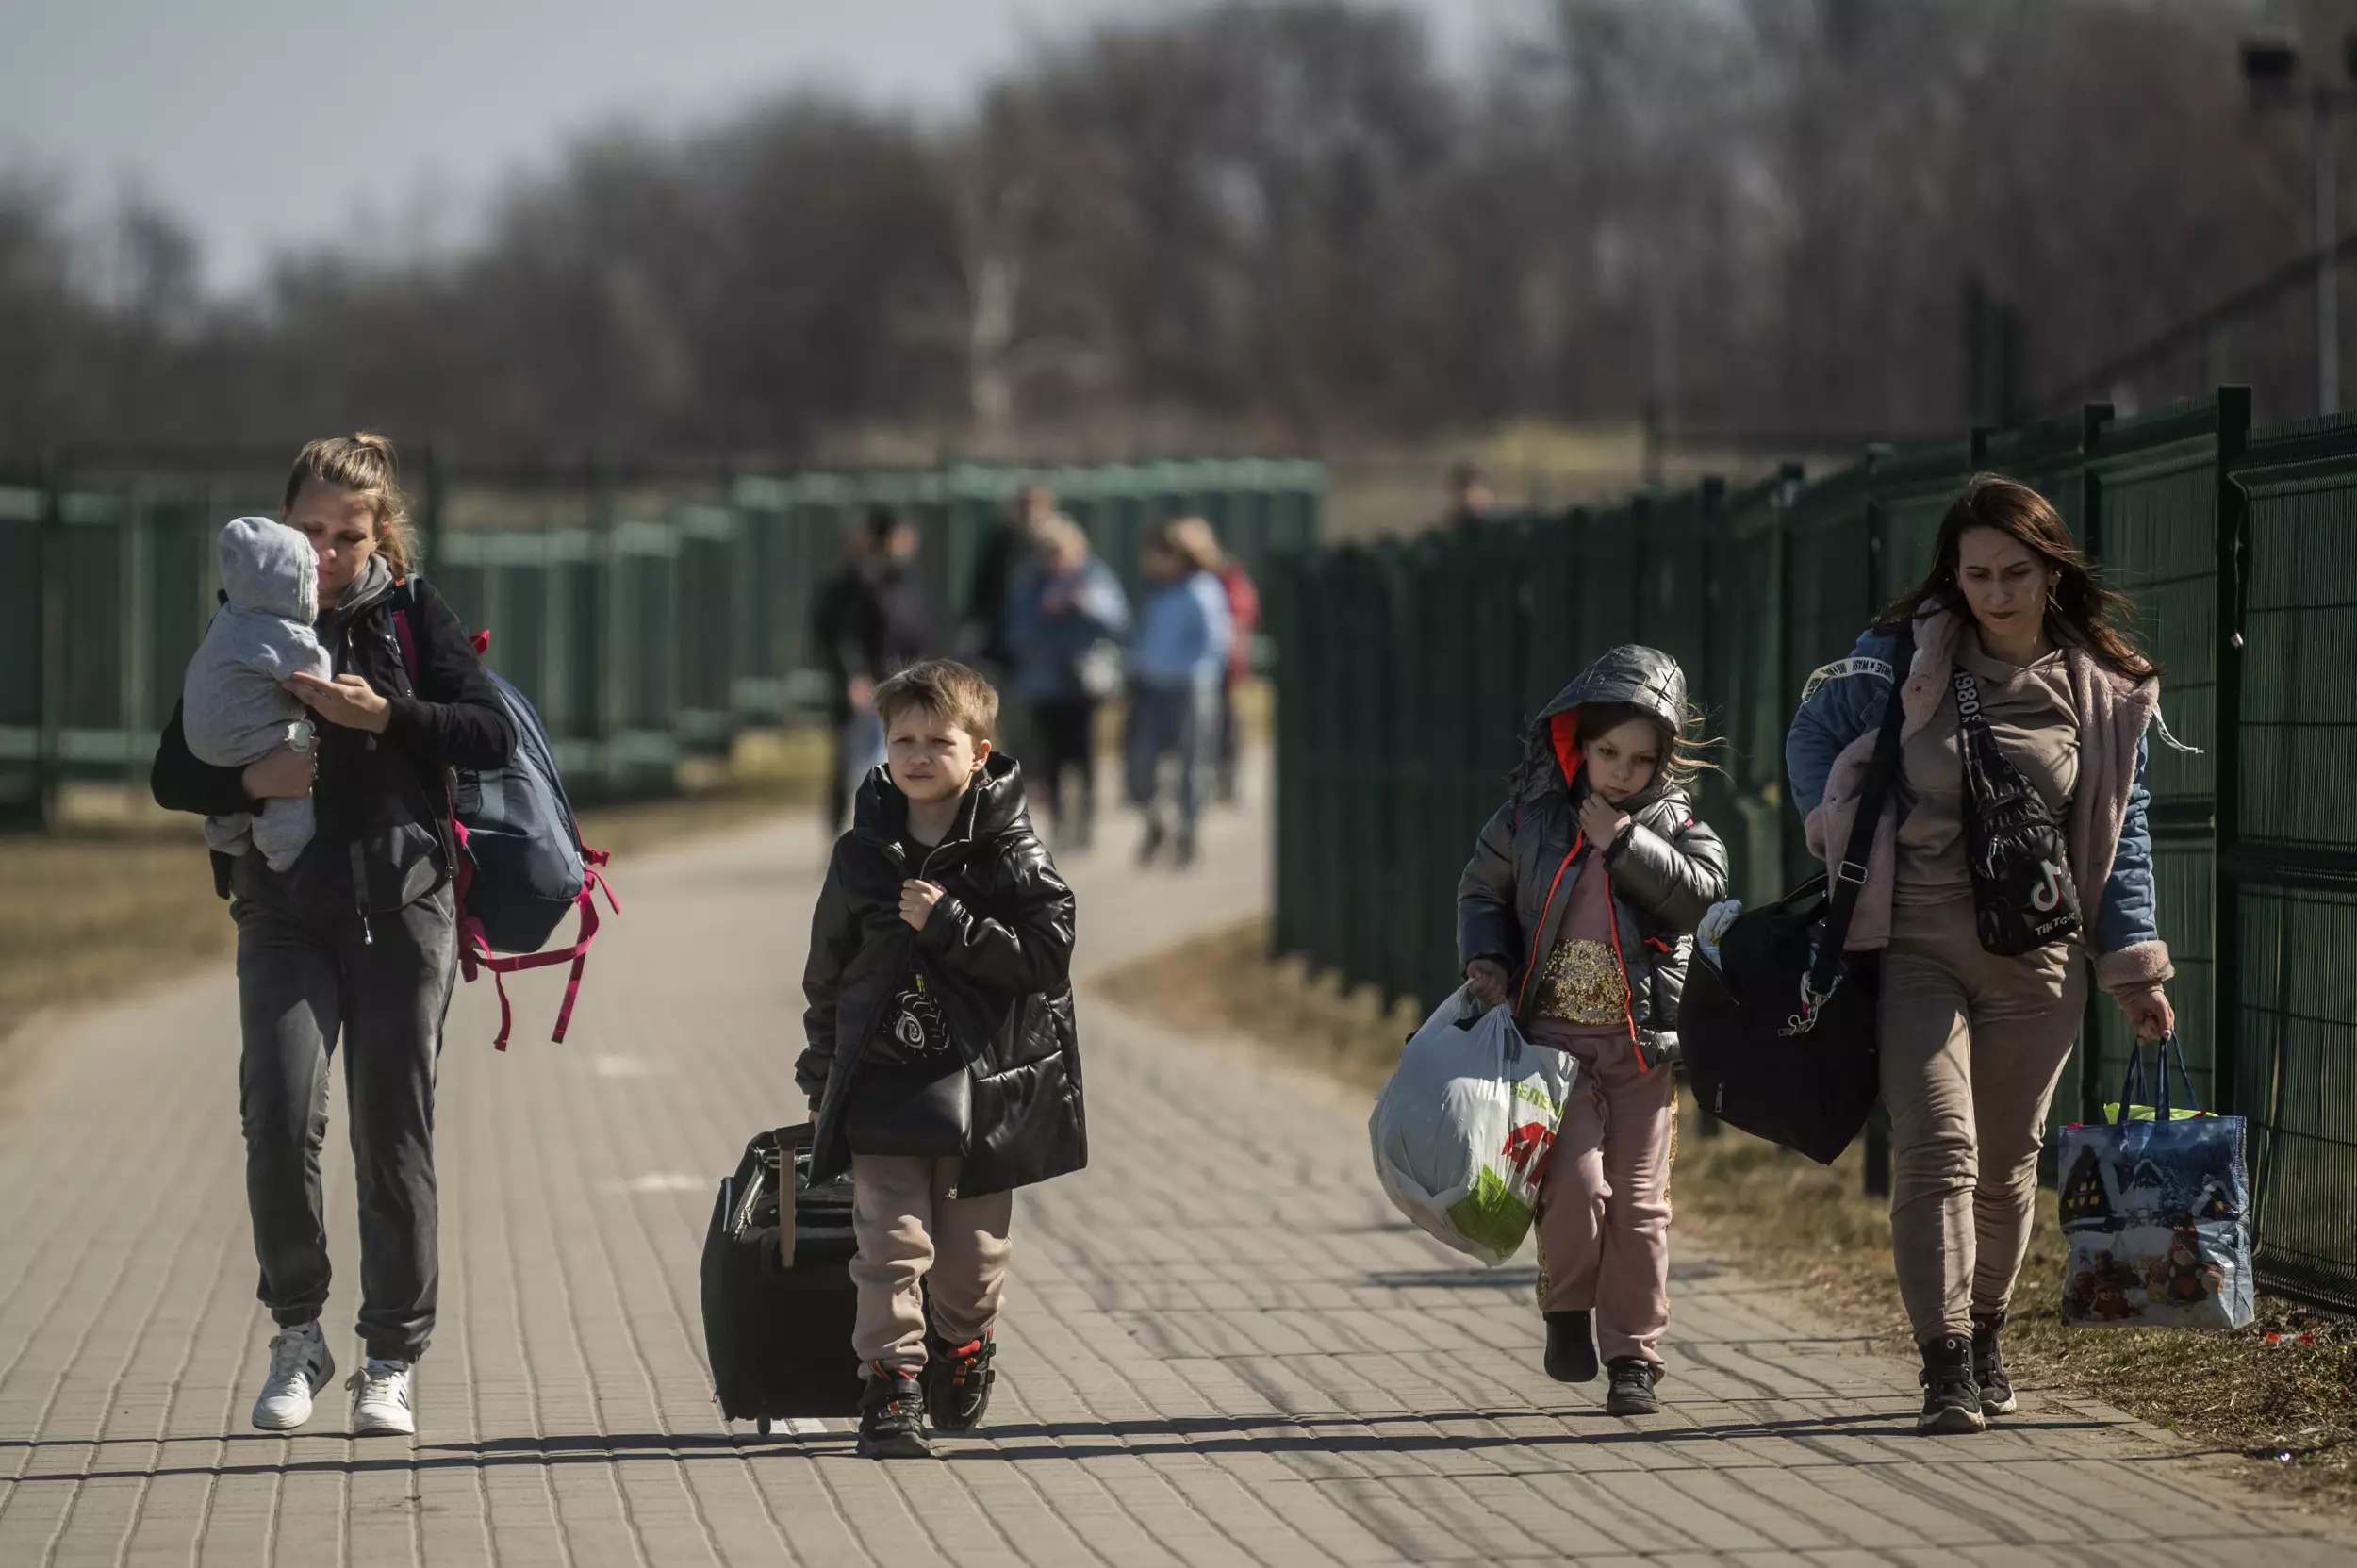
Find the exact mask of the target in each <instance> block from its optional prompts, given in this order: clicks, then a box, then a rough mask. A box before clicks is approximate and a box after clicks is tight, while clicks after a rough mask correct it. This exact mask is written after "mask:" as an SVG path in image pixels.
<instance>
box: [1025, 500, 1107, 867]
mask: <svg viewBox="0 0 2357 1568" xmlns="http://www.w3.org/2000/svg"><path fill="white" fill-rule="evenodd" d="M1032 533H1033V536H1034V537H1036V538H1037V540H1038V541H1039V542H1038V544H1037V545H1036V546H1035V549H1034V553H1033V555H1032V558H1031V559H1030V561H1029V562H1027V563H1025V564H1024V566H1023V568H1022V569H1020V570H1019V571H1018V572H1017V573H1016V574H1015V578H1014V586H1013V587H1012V589H1011V592H1010V602H1009V605H1008V613H1007V629H1006V636H1005V641H1006V644H1007V646H1008V649H1009V651H1010V652H1011V654H1012V656H1013V658H1014V690H1015V695H1016V696H1018V697H1019V698H1021V699H1022V700H1023V701H1025V702H1026V703H1028V704H1029V705H1030V710H1031V719H1032V724H1033V726H1034V728H1035V729H1036V730H1037V731H1038V735H1037V739H1036V744H1035V745H1034V747H1033V749H1032V758H1033V772H1032V775H1031V781H1030V782H1031V786H1032V790H1033V792H1034V793H1035V794H1037V793H1044V794H1045V795H1046V796H1047V806H1048V812H1049V814H1050V817H1051V820H1052V821H1053V823H1054V828H1055V837H1056V847H1057V848H1058V849H1060V850H1061V849H1066V848H1069V849H1073V850H1085V849H1087V848H1088V847H1089V841H1090V838H1091V836H1092V834H1093V831H1094V829H1095V826H1096V739H1095V737H1096V713H1097V709H1098V708H1100V707H1102V706H1103V705H1104V703H1105V701H1106V700H1107V699H1108V698H1111V697H1113V695H1115V694H1116V693H1117V692H1119V690H1120V689H1121V639H1122V638H1123V637H1124V636H1125V635H1128V633H1129V596H1128V595H1127V594H1125V593H1123V592H1122V591H1121V583H1120V580H1119V579H1118V578H1116V577H1114V575H1113V569H1112V568H1111V567H1108V566H1107V565H1106V564H1105V563H1104V562H1103V561H1102V560H1100V559H1099V558H1098V557H1097V556H1096V554H1095V553H1093V552H1092V551H1091V550H1090V549H1089V538H1088V536H1087V535H1086V534H1085V533H1083V532H1081V530H1080V524H1078V523H1076V522H1074V521H1073V520H1071V519H1070V518H1064V517H1049V518H1047V519H1045V520H1042V521H1041V522H1040V523H1038V524H1037V525H1036V526H1035V527H1034V528H1033V529H1032Z"/></svg>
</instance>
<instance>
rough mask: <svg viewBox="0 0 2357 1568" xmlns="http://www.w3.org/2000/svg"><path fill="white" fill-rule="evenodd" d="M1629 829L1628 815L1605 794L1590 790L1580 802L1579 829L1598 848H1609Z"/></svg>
mask: <svg viewBox="0 0 2357 1568" xmlns="http://www.w3.org/2000/svg"><path fill="white" fill-rule="evenodd" d="M1627 829H1628V815H1627V814H1626V813H1625V812H1624V811H1622V810H1621V809H1620V808H1619V807H1618V806H1615V805H1614V804H1612V802H1611V801H1607V800H1606V799H1605V798H1604V797H1603V796H1601V795H1598V794H1595V793H1593V792H1592V791H1591V792H1590V794H1589V796H1588V799H1586V800H1585V801H1581V802H1580V803H1579V831H1580V832H1582V833H1584V834H1587V835H1588V842H1589V843H1591V844H1593V845H1594V846H1595V847H1596V848H1597V849H1598V850H1608V849H1610V848H1611V847H1612V845H1613V842H1614V840H1616V839H1618V838H1619V837H1620V836H1621V834H1623V833H1624V832H1626V831H1627Z"/></svg>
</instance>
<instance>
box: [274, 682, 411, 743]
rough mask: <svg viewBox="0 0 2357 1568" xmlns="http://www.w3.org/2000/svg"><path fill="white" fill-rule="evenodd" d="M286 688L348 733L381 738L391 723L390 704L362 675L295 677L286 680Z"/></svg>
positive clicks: (391, 709)
mask: <svg viewBox="0 0 2357 1568" xmlns="http://www.w3.org/2000/svg"><path fill="white" fill-rule="evenodd" d="M287 689H288V691H289V692H291V693H293V694H294V699H295V701H298V702H301V703H302V704H303V705H304V706H305V707H306V708H309V709H310V710H311V711H312V712H313V713H315V714H318V715H319V716H320V717H321V718H324V719H326V720H327V721H328V722H329V723H330V724H339V725H341V726H342V727H343V728H345V729H347V730H366V731H368V732H369V733H370V734H380V735H381V734H384V733H385V726H386V725H387V724H388V723H390V722H391V721H392V715H393V705H392V703H391V702H390V701H387V700H386V698H385V697H384V695H383V694H382V693H380V692H378V691H377V690H376V688H374V687H373V686H371V685H369V683H368V679H367V678H366V677H365V676H360V675H354V674H349V673H347V674H342V675H338V676H337V677H336V678H335V679H334V680H333V681H322V680H321V679H320V678H319V677H318V676H316V675H306V674H295V675H290V676H288V678H287Z"/></svg>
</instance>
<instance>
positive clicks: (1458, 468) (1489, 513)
mask: <svg viewBox="0 0 2357 1568" xmlns="http://www.w3.org/2000/svg"><path fill="white" fill-rule="evenodd" d="M1497 509H1498V498H1497V497H1496V495H1495V494H1493V493H1492V491H1491V489H1490V481H1489V479H1488V477H1487V476H1486V475H1484V474H1483V473H1482V471H1481V467H1480V465H1479V464H1477V463H1470V462H1467V463H1457V464H1454V465H1452V466H1451V467H1450V469H1449V470H1448V511H1447V513H1446V514H1445V515H1444V516H1443V517H1442V519H1441V526H1442V528H1444V529H1446V530H1447V531H1448V532H1450V533H1452V534H1478V533H1479V532H1481V530H1483V529H1484V528H1487V527H1489V526H1490V524H1491V523H1492V522H1493V521H1495V520H1496V519H1497Z"/></svg>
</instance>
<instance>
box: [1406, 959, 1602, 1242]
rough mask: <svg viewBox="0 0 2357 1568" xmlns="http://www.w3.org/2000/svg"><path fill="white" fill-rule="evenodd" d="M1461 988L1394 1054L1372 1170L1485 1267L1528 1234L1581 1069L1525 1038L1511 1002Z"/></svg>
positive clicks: (1426, 1226)
mask: <svg viewBox="0 0 2357 1568" xmlns="http://www.w3.org/2000/svg"><path fill="white" fill-rule="evenodd" d="M1478 1005H1479V1004H1477V1003H1476V1002H1475V1001H1474V999H1472V997H1471V996H1470V995H1469V994H1468V993H1467V992H1465V991H1464V990H1463V989H1462V988H1459V991H1458V992H1457V994H1456V995H1455V996H1453V997H1451V998H1449V999H1448V1000H1446V1001H1444V1002H1442V1004H1441V1006H1440V1009H1439V1010H1438V1011H1437V1012H1435V1013H1434V1014H1433V1015H1432V1016H1431V1017H1429V1018H1426V1020H1425V1022H1424V1027H1423V1028H1422V1029H1419V1030H1418V1031H1416V1032H1415V1035H1414V1037H1413V1038H1412V1039H1410V1040H1409V1042H1408V1048H1407V1049H1406V1050H1405V1051H1402V1052H1401V1053H1400V1058H1399V1070H1398V1071H1396V1072H1394V1073H1393V1074H1392V1076H1391V1079H1390V1081H1388V1082H1386V1083H1385V1084H1384V1085H1383V1091H1382V1093H1381V1094H1379V1095H1377V1096H1376V1101H1375V1114H1373V1115H1371V1116H1369V1117H1368V1118H1367V1136H1368V1138H1369V1139H1370V1140H1371V1141H1372V1142H1373V1144H1374V1146H1375V1173H1376V1178H1377V1179H1378V1180H1381V1181H1382V1183H1383V1190H1384V1192H1386V1193H1388V1194H1389V1195H1391V1199H1392V1202H1393V1203H1394V1204H1395V1205H1397V1206H1398V1208H1399V1212H1400V1213H1403V1214H1406V1215H1407V1216H1408V1217H1409V1219H1411V1220H1413V1221H1415V1222H1416V1224H1417V1225H1418V1226H1419V1227H1420V1228H1421V1229H1423V1230H1426V1231H1427V1232H1429V1233H1430V1234H1431V1235H1432V1236H1433V1238H1434V1239H1436V1240H1438V1241H1440V1242H1442V1244H1444V1245H1446V1246H1452V1247H1455V1248H1456V1249H1457V1250H1458V1251H1459V1252H1464V1253H1469V1254H1471V1255H1472V1256H1474V1257H1475V1258H1478V1259H1480V1260H1481V1261H1482V1262H1483V1263H1492V1264H1495V1263H1504V1262H1506V1260H1507V1259H1508V1258H1511V1257H1512V1256H1513V1255H1514V1253H1515V1251H1516V1250H1517V1249H1518V1248H1520V1247H1521V1246H1522V1245H1523V1238H1524V1237H1525V1235H1528V1234H1529V1233H1530V1222H1531V1216H1532V1213H1534V1211H1535V1210H1536V1209H1537V1207H1538V1199H1539V1182H1540V1180H1541V1177H1543V1176H1544V1175H1545V1173H1546V1163H1547V1154H1548V1151H1549V1150H1550V1149H1552V1148H1553V1147H1555V1130H1556V1128H1557V1126H1558V1124H1559V1123H1560V1122H1561V1121H1562V1119H1563V1102H1564V1099H1565V1098H1566V1097H1567V1096H1569V1095H1570V1093H1571V1092H1572V1085H1573V1083H1574V1081H1576V1080H1577V1078H1578V1074H1579V1065H1578V1063H1576V1062H1575V1061H1574V1060H1573V1059H1572V1058H1571V1057H1570V1056H1567V1055H1565V1054H1564V1053H1563V1052H1561V1051H1558V1050H1549V1049H1548V1048H1545V1047H1544V1046H1534V1045H1532V1044H1530V1043H1529V1042H1528V1041H1526V1040H1525V1039H1524V1038H1523V1035H1522V1031H1520V1030H1519V1029H1516V1028H1515V1027H1514V1016H1513V1012H1514V1010H1513V1009H1512V1008H1510V1007H1492V1008H1491V1009H1490V1010H1489V1011H1488V1012H1486V1013H1480V1014H1478V1015H1476V1013H1475V1009H1476V1008H1477V1007H1478Z"/></svg>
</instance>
